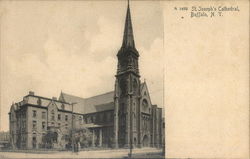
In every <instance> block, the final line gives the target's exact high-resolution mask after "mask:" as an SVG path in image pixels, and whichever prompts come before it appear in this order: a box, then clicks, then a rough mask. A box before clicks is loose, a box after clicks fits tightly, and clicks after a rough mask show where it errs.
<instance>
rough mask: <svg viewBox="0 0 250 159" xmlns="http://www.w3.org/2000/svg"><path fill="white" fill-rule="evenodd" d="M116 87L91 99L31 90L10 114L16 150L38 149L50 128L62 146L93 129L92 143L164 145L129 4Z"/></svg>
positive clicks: (159, 115) (160, 119)
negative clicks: (142, 78)
mask: <svg viewBox="0 0 250 159" xmlns="http://www.w3.org/2000/svg"><path fill="white" fill-rule="evenodd" d="M117 58H118V68H117V74H116V76H115V77H116V81H115V90H114V91H111V92H107V93H105V94H101V95H97V96H94V97H90V98H81V97H77V96H73V95H69V94H66V93H64V92H61V94H60V96H59V98H58V99H57V98H54V97H53V98H46V97H41V96H37V95H35V94H34V92H29V94H28V95H26V96H24V97H23V100H22V101H20V102H18V103H13V104H12V106H11V109H10V113H9V125H10V140H11V145H12V147H13V148H17V149H39V148H42V147H43V144H44V141H43V136H45V134H46V133H47V132H48V131H53V132H55V133H56V134H57V139H56V141H54V142H53V148H61V149H64V148H66V146H67V142H66V140H64V138H66V136H69V134H70V131H71V130H75V129H81V128H87V129H89V130H90V132H92V142H91V145H90V146H92V147H96V146H97V147H113V148H119V147H125V148H126V147H127V148H128V147H130V146H133V147H149V146H151V147H161V146H162V145H163V144H164V139H165V138H164V135H165V133H164V131H165V130H164V127H163V126H164V119H163V116H162V115H163V112H162V108H158V107H157V105H153V104H152V103H151V100H150V92H149V91H148V88H147V84H146V82H143V83H142V82H141V81H140V74H139V66H138V60H139V52H138V51H137V50H136V47H135V43H134V37H133V29H132V22H131V15H130V8H129V5H128V8H127V15H126V20H125V28H124V36H123V43H122V47H121V48H120V50H119V51H118V54H117Z"/></svg>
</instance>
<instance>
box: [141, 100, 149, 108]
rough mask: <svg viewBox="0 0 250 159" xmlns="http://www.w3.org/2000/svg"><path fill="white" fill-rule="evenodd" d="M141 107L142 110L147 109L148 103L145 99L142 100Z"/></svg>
mask: <svg viewBox="0 0 250 159" xmlns="http://www.w3.org/2000/svg"><path fill="white" fill-rule="evenodd" d="M142 107H143V109H144V110H146V109H147V107H148V101H147V100H146V99H143V101H142Z"/></svg>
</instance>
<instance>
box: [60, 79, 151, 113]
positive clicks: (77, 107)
mask: <svg viewBox="0 0 250 159" xmlns="http://www.w3.org/2000/svg"><path fill="white" fill-rule="evenodd" d="M144 87H146V90H147V85H146V82H143V83H141V85H140V89H141V90H142V89H143V88H144ZM147 91H148V90H147ZM59 101H62V102H67V103H75V104H74V110H73V111H74V112H76V113H81V114H89V113H95V112H100V111H106V110H113V109H114V91H110V92H107V93H103V94H99V95H96V96H93V97H89V98H82V97H78V96H74V95H70V94H67V93H64V92H61V94H60V97H59ZM150 103H151V101H150Z"/></svg>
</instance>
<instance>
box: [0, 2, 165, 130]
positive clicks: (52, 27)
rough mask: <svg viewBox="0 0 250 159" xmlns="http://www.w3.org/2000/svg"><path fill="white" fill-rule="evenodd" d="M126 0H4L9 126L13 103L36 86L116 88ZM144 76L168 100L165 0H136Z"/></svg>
mask: <svg viewBox="0 0 250 159" xmlns="http://www.w3.org/2000/svg"><path fill="white" fill-rule="evenodd" d="M126 8H127V2H126V1H117V2H115V1H103V2H100V1H93V2H90V1H60V2H59V1H45V2H43V1H36V2H31V1H21V2H18V1H4V2H1V127H0V130H7V129H8V127H9V126H8V112H9V108H10V105H11V103H12V102H19V101H20V100H22V97H23V96H25V95H27V94H28V91H30V90H32V91H34V92H35V94H36V95H40V96H45V97H49V98H50V97H52V96H56V97H58V96H59V94H60V92H61V90H62V91H63V92H65V93H69V94H73V95H76V96H80V97H90V96H94V95H97V94H101V93H105V92H108V91H111V90H114V81H115V77H114V75H115V73H116V66H117V59H116V54H117V51H118V50H119V48H120V46H121V43H122V35H123V29H124V21H125V15H126ZM131 15H132V23H133V29H134V37H135V43H136V48H137V50H138V51H139V53H140V59H139V64H140V73H141V81H144V78H145V79H146V81H147V84H148V88H149V91H150V92H151V94H150V95H151V100H152V102H153V104H158V105H159V106H160V107H162V106H163V60H164V58H163V15H162V8H161V6H160V2H152V1H142V2H139V1H136V2H131Z"/></svg>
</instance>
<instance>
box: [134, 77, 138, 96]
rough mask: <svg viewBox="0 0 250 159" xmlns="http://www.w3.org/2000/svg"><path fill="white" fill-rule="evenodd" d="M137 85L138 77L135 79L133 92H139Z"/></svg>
mask: <svg viewBox="0 0 250 159" xmlns="http://www.w3.org/2000/svg"><path fill="white" fill-rule="evenodd" d="M137 86H138V84H137V81H136V79H134V81H133V92H134V94H136V93H137V89H138V87H137Z"/></svg>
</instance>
